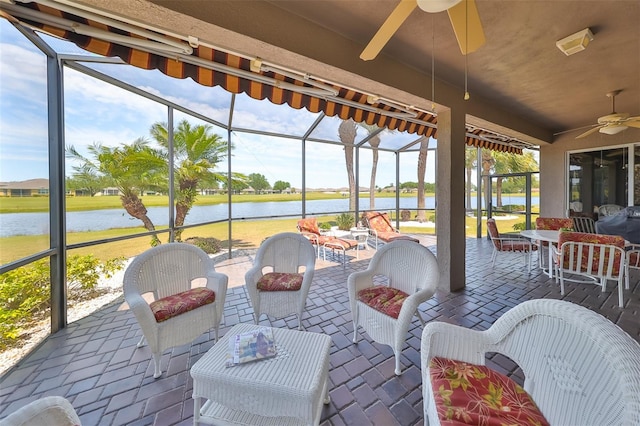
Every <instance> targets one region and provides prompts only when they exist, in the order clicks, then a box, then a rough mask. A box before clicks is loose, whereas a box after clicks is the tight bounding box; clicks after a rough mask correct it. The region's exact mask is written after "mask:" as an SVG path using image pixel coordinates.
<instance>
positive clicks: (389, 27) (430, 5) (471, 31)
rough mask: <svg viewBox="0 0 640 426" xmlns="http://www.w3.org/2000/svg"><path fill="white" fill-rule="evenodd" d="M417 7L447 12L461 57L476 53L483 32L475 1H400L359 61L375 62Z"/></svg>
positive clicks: (482, 39) (481, 42) (481, 43)
mask: <svg viewBox="0 0 640 426" xmlns="http://www.w3.org/2000/svg"><path fill="white" fill-rule="evenodd" d="M416 7H419V8H420V9H422V10H424V11H425V12H428V13H438V12H444V11H445V10H446V11H447V13H448V14H449V20H450V21H451V26H453V31H454V32H455V34H456V39H457V40H458V45H459V46H460V51H461V52H462V54H463V55H466V54H467V53H472V52H475V51H476V50H477V49H478V48H479V47H480V46H482V45H483V44H484V42H485V38H484V31H483V29H482V23H481V22H480V15H479V14H478V8H477V7H476V2H475V0H400V3H398V5H397V6H396V8H395V9H394V10H393V12H391V15H389V16H388V17H387V20H386V21H384V23H383V24H382V26H381V27H380V28H379V29H378V32H377V33H376V34H375V35H374V36H373V38H372V39H371V41H370V42H369V44H368V45H367V47H366V48H365V49H364V50H363V51H362V53H361V54H360V59H362V60H365V61H369V60H371V59H374V58H375V57H376V56H377V55H378V53H380V51H381V50H382V48H383V47H384V45H385V44H387V42H388V41H389V39H390V38H391V37H392V36H393V34H394V33H395V32H396V31H397V30H398V28H400V25H402V23H403V22H404V21H405V20H406V19H407V18H408V17H409V15H410V14H411V12H413V10H414V9H415V8H416Z"/></svg>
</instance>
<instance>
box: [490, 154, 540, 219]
mask: <svg viewBox="0 0 640 426" xmlns="http://www.w3.org/2000/svg"><path fill="white" fill-rule="evenodd" d="M493 157H494V158H495V172H496V173H498V174H507V173H518V172H532V171H536V170H537V169H538V163H537V162H536V160H535V158H534V157H533V153H531V152H527V153H524V154H511V153H508V152H495V153H494V154H493ZM503 179H504V178H501V177H498V178H497V179H496V206H497V207H502V181H503Z"/></svg>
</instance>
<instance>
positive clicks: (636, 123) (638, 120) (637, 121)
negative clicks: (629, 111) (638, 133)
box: [624, 117, 640, 129]
mask: <svg viewBox="0 0 640 426" xmlns="http://www.w3.org/2000/svg"><path fill="white" fill-rule="evenodd" d="M631 118H633V120H631V119H630V120H628V121H625V122H624V125H625V126H629V127H637V128H639V129H640V117H631Z"/></svg>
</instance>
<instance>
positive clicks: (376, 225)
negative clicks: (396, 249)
mask: <svg viewBox="0 0 640 426" xmlns="http://www.w3.org/2000/svg"><path fill="white" fill-rule="evenodd" d="M363 217H364V218H365V219H366V221H367V223H368V224H369V228H370V229H373V230H375V231H377V232H378V233H380V232H395V229H394V228H393V226H392V225H391V221H390V220H389V215H388V214H387V213H381V212H365V213H363Z"/></svg>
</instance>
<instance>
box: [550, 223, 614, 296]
mask: <svg viewBox="0 0 640 426" xmlns="http://www.w3.org/2000/svg"><path fill="white" fill-rule="evenodd" d="M624 246H625V240H624V238H622V237H620V236H615V235H600V234H585V233H582V232H561V233H560V235H559V237H558V247H557V248H555V247H554V250H556V256H555V264H556V265H555V268H556V274H555V276H556V281H558V280H560V294H561V295H563V296H564V294H565V286H564V282H565V281H573V282H577V283H588V284H596V285H599V286H601V287H602V291H603V292H604V291H606V290H607V281H609V280H612V281H617V282H618V306H619V307H621V308H622V307H624V292H623V283H622V281H623V280H622V279H623V277H624V272H625V259H626V254H625V252H624Z"/></svg>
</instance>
